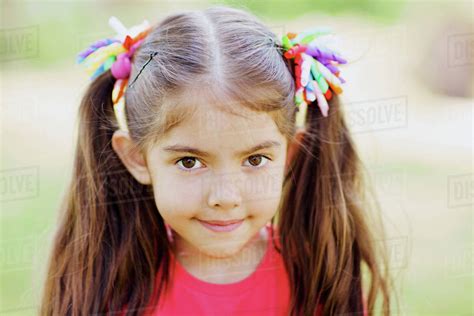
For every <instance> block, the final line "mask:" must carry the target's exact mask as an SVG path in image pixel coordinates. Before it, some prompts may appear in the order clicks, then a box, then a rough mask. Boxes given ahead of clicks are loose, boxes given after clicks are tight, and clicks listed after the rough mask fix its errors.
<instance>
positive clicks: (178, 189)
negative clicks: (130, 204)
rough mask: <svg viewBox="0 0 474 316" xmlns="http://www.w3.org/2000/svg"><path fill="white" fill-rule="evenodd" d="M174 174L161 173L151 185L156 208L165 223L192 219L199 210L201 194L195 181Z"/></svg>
mask: <svg viewBox="0 0 474 316" xmlns="http://www.w3.org/2000/svg"><path fill="white" fill-rule="evenodd" d="M189 178H190V177H188V179H185V177H180V176H179V175H176V174H174V173H161V174H160V177H159V178H156V179H155V181H154V185H153V190H154V197H155V202H156V206H157V208H158V210H159V212H160V214H161V216H162V217H163V218H164V220H165V221H167V222H170V223H172V222H174V221H176V220H180V219H189V218H191V217H194V216H195V215H196V214H197V213H198V212H199V209H200V206H201V204H202V203H203V202H202V193H201V187H200V185H199V183H196V182H197V181H196V180H192V179H189Z"/></svg>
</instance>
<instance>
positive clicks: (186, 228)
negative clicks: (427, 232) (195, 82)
mask: <svg viewBox="0 0 474 316" xmlns="http://www.w3.org/2000/svg"><path fill="white" fill-rule="evenodd" d="M242 111H244V112H243V113H244V114H245V117H244V116H238V115H234V114H231V113H225V112H223V111H220V110H219V109H217V108H216V107H213V106H212V105H206V104H203V105H202V106H199V107H198V110H197V112H196V114H195V115H194V116H193V117H189V118H187V119H186V120H185V121H183V122H181V123H180V124H179V125H177V126H175V127H173V128H172V129H171V130H170V131H169V132H168V133H167V134H166V135H165V136H164V138H162V139H160V141H159V142H158V143H156V145H154V147H152V148H150V150H149V151H148V152H147V155H146V164H147V168H148V171H149V174H150V177H151V179H150V180H151V182H152V185H153V191H154V196H155V201H156V205H157V208H158V210H159V212H160V214H161V216H162V217H163V219H164V220H165V222H166V223H168V224H169V225H170V226H171V228H172V229H173V230H174V231H175V238H176V239H179V242H180V244H181V245H183V247H184V248H185V249H190V250H193V251H196V250H197V251H199V252H200V253H204V254H206V255H208V256H211V257H220V258H223V257H229V256H232V255H234V254H236V253H237V252H238V251H239V250H241V249H242V248H243V247H244V246H245V244H246V243H247V242H249V241H250V240H251V239H252V237H253V236H255V235H256V234H257V233H258V232H259V230H260V229H261V228H262V227H263V226H264V225H265V224H266V223H267V222H269V221H270V220H271V218H272V217H273V216H274V214H275V213H276V211H277V209H278V205H279V202H280V196H281V189H282V183H283V176H284V167H285V160H286V149H287V141H286V138H285V137H284V136H283V135H282V134H281V133H280V132H279V130H278V128H277V126H276V124H275V122H274V121H273V119H272V118H271V117H270V116H269V115H268V114H266V113H257V112H253V111H250V110H242ZM230 220H240V221H242V223H241V224H240V226H238V227H237V228H235V229H234V230H232V231H219V232H217V231H214V230H212V229H210V228H207V227H206V226H205V225H204V224H203V223H202V221H230Z"/></svg>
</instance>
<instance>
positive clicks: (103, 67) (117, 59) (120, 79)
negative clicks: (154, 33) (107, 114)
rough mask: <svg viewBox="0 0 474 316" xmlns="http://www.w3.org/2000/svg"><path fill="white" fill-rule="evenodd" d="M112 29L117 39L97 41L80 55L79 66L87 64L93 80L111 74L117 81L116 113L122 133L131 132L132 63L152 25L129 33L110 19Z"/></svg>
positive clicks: (114, 100) (136, 28)
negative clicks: (128, 104) (128, 90)
mask: <svg viewBox="0 0 474 316" xmlns="http://www.w3.org/2000/svg"><path fill="white" fill-rule="evenodd" d="M109 25H110V26H111V27H112V28H113V29H114V30H115V31H116V32H117V35H116V36H115V37H114V38H107V39H103V40H100V41H97V42H95V43H93V44H92V45H90V46H89V48H87V49H85V50H84V51H82V52H80V53H79V55H78V56H77V63H79V64H80V63H83V64H84V65H85V67H86V71H87V72H88V74H89V76H90V77H91V80H94V79H95V78H97V77H98V76H99V75H101V74H102V73H104V72H105V71H107V70H109V69H110V70H111V72H112V75H113V76H114V78H115V79H117V81H116V82H115V84H114V89H113V91H112V102H113V105H114V113H115V116H116V118H117V122H118V124H119V127H120V129H121V130H124V131H128V128H127V120H126V116H125V100H124V93H125V90H126V88H127V83H128V79H129V77H130V72H131V69H132V63H131V59H132V56H133V53H134V52H135V50H136V49H137V48H138V46H140V44H141V43H142V42H143V40H144V38H145V37H146V36H147V35H148V33H149V32H150V30H151V27H150V24H149V23H148V21H147V20H144V21H143V22H142V23H141V24H139V25H135V26H133V27H131V28H130V29H127V28H125V27H124V26H123V24H122V23H121V22H120V21H119V20H118V19H117V18H116V17H114V16H112V17H111V18H110V19H109Z"/></svg>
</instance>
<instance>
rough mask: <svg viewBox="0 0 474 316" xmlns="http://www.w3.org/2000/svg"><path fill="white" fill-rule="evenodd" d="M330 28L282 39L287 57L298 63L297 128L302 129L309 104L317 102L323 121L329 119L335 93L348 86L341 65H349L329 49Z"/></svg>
mask: <svg viewBox="0 0 474 316" xmlns="http://www.w3.org/2000/svg"><path fill="white" fill-rule="evenodd" d="M328 35H331V31H330V30H329V29H327V28H318V29H313V30H309V31H305V32H302V33H299V34H296V33H287V34H286V35H284V36H283V37H282V46H283V50H284V57H285V58H286V59H289V60H290V59H294V62H295V69H294V70H295V80H296V86H295V104H296V106H297V107H298V112H297V114H296V126H297V127H299V128H303V127H304V124H305V121H306V112H307V106H308V104H310V103H312V102H314V101H317V104H318V106H319V109H320V110H321V113H322V114H323V116H324V117H326V116H327V115H328V110H329V105H328V102H327V101H328V100H330V99H331V98H332V95H333V93H336V94H340V93H342V88H341V84H342V83H344V82H345V80H344V79H342V78H341V77H340V76H339V74H340V72H339V69H338V68H337V65H338V64H345V63H347V61H346V60H345V59H343V58H342V57H341V56H339V54H338V53H337V52H335V51H333V50H331V49H330V48H329V47H328V46H327V40H328Z"/></svg>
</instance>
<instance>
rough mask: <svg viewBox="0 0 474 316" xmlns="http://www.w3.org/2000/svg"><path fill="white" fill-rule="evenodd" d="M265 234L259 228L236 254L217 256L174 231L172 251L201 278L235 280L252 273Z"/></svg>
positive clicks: (261, 252) (221, 281) (220, 281)
mask: <svg viewBox="0 0 474 316" xmlns="http://www.w3.org/2000/svg"><path fill="white" fill-rule="evenodd" d="M262 229H264V228H262ZM264 236H265V234H264V235H263V236H262V234H261V233H260V231H259V232H258V233H257V234H255V235H254V236H253V237H252V238H251V239H250V240H249V241H248V242H247V243H246V244H245V246H244V247H242V249H240V250H239V251H238V252H237V253H236V254H234V255H232V256H230V257H225V258H217V257H212V256H209V255H207V254H205V253H203V252H201V251H200V250H199V249H198V248H196V247H194V246H193V245H191V244H190V243H188V242H187V241H185V240H184V239H182V238H181V237H180V236H179V235H178V234H177V233H175V232H174V233H173V237H174V243H173V253H174V254H175V257H176V258H177V260H178V261H179V263H180V264H181V265H182V266H183V267H184V269H185V270H186V271H188V272H189V273H190V274H191V275H193V276H194V277H196V278H198V279H200V280H202V281H206V282H210V283H218V284H225V283H234V282H238V281H240V280H243V279H245V278H246V277H248V276H249V275H250V274H252V273H253V272H254V271H255V269H256V268H257V266H258V265H259V263H260V262H261V260H262V259H263V256H264V255H265V251H266V248H267V241H266V238H265V237H264Z"/></svg>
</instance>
